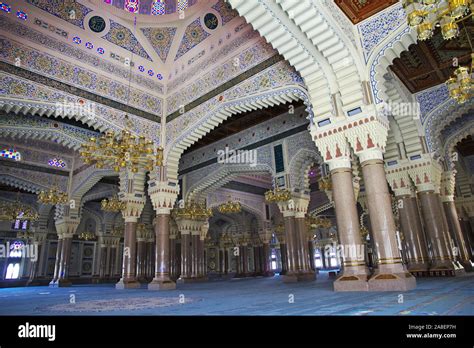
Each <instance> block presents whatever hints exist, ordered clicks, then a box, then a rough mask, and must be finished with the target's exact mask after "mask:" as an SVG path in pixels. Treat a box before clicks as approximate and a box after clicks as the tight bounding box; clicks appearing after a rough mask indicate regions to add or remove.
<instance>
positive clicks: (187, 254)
mask: <svg viewBox="0 0 474 348" xmlns="http://www.w3.org/2000/svg"><path fill="white" fill-rule="evenodd" d="M180 232H181V275H180V277H179V279H178V280H179V281H180V282H185V281H188V280H189V279H190V278H191V261H192V260H191V233H190V232H189V231H183V230H181V231H180Z"/></svg>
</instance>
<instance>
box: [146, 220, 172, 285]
mask: <svg viewBox="0 0 474 348" xmlns="http://www.w3.org/2000/svg"><path fill="white" fill-rule="evenodd" d="M169 222H170V215H169V214H157V215H156V224H155V241H156V246H155V278H153V280H152V281H151V283H150V284H148V290H170V289H176V283H175V282H174V281H172V280H171V278H170V249H169V248H170V239H169V232H170V231H169V229H170V224H169Z"/></svg>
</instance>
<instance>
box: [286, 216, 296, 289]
mask: <svg viewBox="0 0 474 348" xmlns="http://www.w3.org/2000/svg"><path fill="white" fill-rule="evenodd" d="M284 223H285V240H286V255H287V260H288V270H287V271H286V273H285V274H284V275H283V276H282V280H283V282H284V283H294V282H297V281H298V277H297V274H298V269H299V264H298V257H297V254H296V248H297V245H296V239H295V216H294V213H293V215H292V214H291V213H288V215H287V216H285V214H284Z"/></svg>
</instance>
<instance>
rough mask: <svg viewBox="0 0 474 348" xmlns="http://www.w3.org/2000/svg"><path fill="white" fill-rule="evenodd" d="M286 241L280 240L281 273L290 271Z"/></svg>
mask: <svg viewBox="0 0 474 348" xmlns="http://www.w3.org/2000/svg"><path fill="white" fill-rule="evenodd" d="M286 250H287V248H286V243H282V242H280V256H281V273H280V274H281V275H284V274H286V272H287V271H288V257H287V251H286Z"/></svg>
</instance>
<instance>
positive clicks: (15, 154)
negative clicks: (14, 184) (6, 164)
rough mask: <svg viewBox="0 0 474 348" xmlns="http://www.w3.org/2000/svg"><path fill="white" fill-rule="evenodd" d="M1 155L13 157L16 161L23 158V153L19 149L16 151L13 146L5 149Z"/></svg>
mask: <svg viewBox="0 0 474 348" xmlns="http://www.w3.org/2000/svg"><path fill="white" fill-rule="evenodd" d="M0 157H3V158H8V159H12V160H14V161H20V160H21V154H20V153H19V152H18V151H15V150H13V149H11V148H10V149H3V150H2V151H1V152H0Z"/></svg>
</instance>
